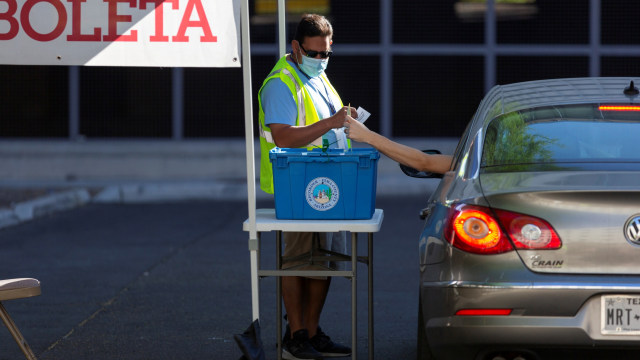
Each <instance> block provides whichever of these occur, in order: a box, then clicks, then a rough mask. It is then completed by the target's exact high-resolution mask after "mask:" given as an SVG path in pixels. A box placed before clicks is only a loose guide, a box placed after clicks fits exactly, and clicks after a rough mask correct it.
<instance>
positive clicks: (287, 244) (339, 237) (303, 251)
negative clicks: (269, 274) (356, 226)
mask: <svg viewBox="0 0 640 360" xmlns="http://www.w3.org/2000/svg"><path fill="white" fill-rule="evenodd" d="M345 235H346V234H345V232H338V233H312V232H283V233H282V240H283V241H284V252H283V254H282V256H283V258H284V259H286V258H291V257H296V256H301V257H300V258H296V259H292V260H289V261H287V260H283V263H282V268H283V269H290V270H328V269H331V270H340V269H342V268H344V266H342V265H343V264H341V262H329V261H313V262H312V261H311V253H310V252H311V249H312V245H313V244H314V236H316V237H317V241H315V243H316V244H315V246H316V247H315V248H314V249H324V250H330V251H334V252H338V253H341V254H346V241H345V238H346V236H345ZM314 252H315V251H314ZM314 255H315V256H318V255H320V254H319V252H315V254H314ZM313 278H314V279H324V278H326V277H316V276H314V277H313Z"/></svg>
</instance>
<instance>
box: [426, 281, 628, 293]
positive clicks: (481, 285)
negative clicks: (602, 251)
mask: <svg viewBox="0 0 640 360" xmlns="http://www.w3.org/2000/svg"><path fill="white" fill-rule="evenodd" d="M422 286H423V287H435V288H473V289H571V290H576V289H578V290H579V289H583V290H603V291H625V290H638V291H640V283H638V284H625V283H607V284H602V283H591V284H589V283H585V284H579V285H578V284H575V283H562V282H555V281H554V282H548V283H544V282H537V283H516V282H504V283H502V282H501V283H485V282H476V281H455V280H454V281H438V282H423V283H422Z"/></svg>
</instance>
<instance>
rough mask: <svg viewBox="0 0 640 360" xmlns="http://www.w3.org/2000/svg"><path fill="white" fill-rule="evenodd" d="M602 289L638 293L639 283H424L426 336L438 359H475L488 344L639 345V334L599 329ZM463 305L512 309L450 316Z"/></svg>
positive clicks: (531, 346) (529, 346)
mask: <svg viewBox="0 0 640 360" xmlns="http://www.w3.org/2000/svg"><path fill="white" fill-rule="evenodd" d="M604 294H638V295H640V284H634V283H615V284H602V283H592V284H582V285H580V286H577V285H576V284H573V285H571V284H569V283H565V284H562V283H547V284H530V283H494V284H486V283H484V284H481V283H468V282H467V283H464V282H449V283H423V287H422V289H421V299H422V300H423V301H422V302H423V303H422V304H421V306H423V313H424V314H425V319H424V323H425V324H426V329H425V331H426V334H427V341H428V343H429V346H430V348H431V351H432V353H433V354H434V355H435V356H436V358H438V359H441V358H442V359H449V358H451V359H464V358H475V356H476V355H477V354H478V353H482V352H483V351H485V350H487V349H509V348H522V349H536V348H538V349H540V348H548V347H557V348H591V349H593V348H594V347H595V348H597V347H603V348H604V347H606V348H633V347H635V348H639V347H640V335H605V334H602V333H601V321H602V320H601V300H600V296H601V295H604ZM464 308H509V309H513V312H512V315H508V316H455V315H453V314H455V312H456V311H457V310H459V309H464ZM534 351H535V350H534ZM472 354H473V355H472ZM470 356H471V357H470Z"/></svg>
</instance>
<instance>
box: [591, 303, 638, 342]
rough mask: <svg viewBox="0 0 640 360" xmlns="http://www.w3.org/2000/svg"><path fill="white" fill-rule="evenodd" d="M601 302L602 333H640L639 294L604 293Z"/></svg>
mask: <svg viewBox="0 0 640 360" xmlns="http://www.w3.org/2000/svg"><path fill="white" fill-rule="evenodd" d="M601 304H602V307H601V309H602V321H601V328H600V329H601V333H602V334H607V335H640V296H634V295H605V296H602V298H601Z"/></svg>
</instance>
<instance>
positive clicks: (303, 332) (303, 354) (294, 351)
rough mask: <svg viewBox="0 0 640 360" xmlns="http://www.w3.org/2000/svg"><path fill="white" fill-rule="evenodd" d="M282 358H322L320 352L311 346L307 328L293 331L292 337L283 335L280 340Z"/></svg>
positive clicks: (289, 359) (296, 359)
mask: <svg viewBox="0 0 640 360" xmlns="http://www.w3.org/2000/svg"><path fill="white" fill-rule="evenodd" d="M282 358H283V359H287V360H303V359H305V360H307V359H310V360H322V359H323V357H322V354H320V353H319V352H317V351H316V349H314V348H313V346H311V343H310V342H309V332H308V331H307V329H300V330H298V331H296V332H294V333H293V339H291V338H289V337H285V338H284V339H283V340H282Z"/></svg>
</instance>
